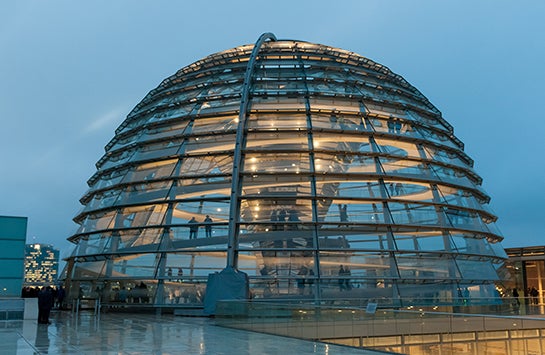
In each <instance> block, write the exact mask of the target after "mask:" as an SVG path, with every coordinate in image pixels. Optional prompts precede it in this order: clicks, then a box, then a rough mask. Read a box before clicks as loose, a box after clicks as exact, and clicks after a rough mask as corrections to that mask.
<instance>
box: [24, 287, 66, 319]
mask: <svg viewBox="0 0 545 355" xmlns="http://www.w3.org/2000/svg"><path fill="white" fill-rule="evenodd" d="M21 297H22V298H38V324H50V322H49V313H50V312H51V309H53V308H57V309H64V307H65V304H64V301H65V298H66V292H65V290H64V287H62V286H57V287H51V286H48V285H47V286H42V287H32V286H25V287H23V289H22V290H21Z"/></svg>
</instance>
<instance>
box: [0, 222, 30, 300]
mask: <svg viewBox="0 0 545 355" xmlns="http://www.w3.org/2000/svg"><path fill="white" fill-rule="evenodd" d="M26 228H27V218H26V217H8V216H0V285H1V287H0V297H18V296H19V295H20V294H21V287H22V285H23V273H24V268H23V260H24V255H25V254H24V250H25V243H26Z"/></svg>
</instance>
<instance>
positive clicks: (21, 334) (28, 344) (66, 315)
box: [0, 311, 384, 355]
mask: <svg viewBox="0 0 545 355" xmlns="http://www.w3.org/2000/svg"><path fill="white" fill-rule="evenodd" d="M50 320H51V324H50V325H42V324H37V322H36V320H22V321H0V354H2V355H3V354H236V355H243V354H324V355H326V354H384V353H381V352H375V351H372V350H362V349H356V348H350V347H344V346H339V345H331V344H324V343H317V342H312V341H306V340H299V339H293V338H285V337H279V336H274V335H267V334H260V333H253V332H246V331H241V330H236V329H227V328H222V327H218V326H216V325H214V320H213V319H209V318H198V317H179V316H173V315H161V316H157V315H152V314H126V313H106V314H101V315H100V318H96V317H95V316H94V315H93V314H92V313H86V312H81V313H79V315H77V316H76V314H75V313H71V312H68V311H63V312H55V313H52V314H51V317H50Z"/></svg>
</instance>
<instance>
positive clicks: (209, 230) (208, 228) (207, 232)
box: [204, 215, 212, 238]
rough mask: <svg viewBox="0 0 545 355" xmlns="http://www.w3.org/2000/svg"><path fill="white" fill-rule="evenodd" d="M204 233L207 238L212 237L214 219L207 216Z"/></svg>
mask: <svg viewBox="0 0 545 355" xmlns="http://www.w3.org/2000/svg"><path fill="white" fill-rule="evenodd" d="M204 232H205V235H206V238H210V237H212V218H210V216H209V215H206V218H205V219H204Z"/></svg>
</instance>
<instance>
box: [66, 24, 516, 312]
mask: <svg viewBox="0 0 545 355" xmlns="http://www.w3.org/2000/svg"><path fill="white" fill-rule="evenodd" d="M463 148H464V146H463V143H462V142H461V141H460V140H459V139H458V138H456V137H455V136H454V133H453V128H452V126H451V125H450V124H449V123H448V122H446V121H445V119H443V117H442V116H441V112H440V111H439V110H438V109H437V108H435V107H434V106H433V105H432V104H431V103H430V102H429V101H428V100H427V99H426V97H424V96H423V95H422V94H421V93H420V92H419V91H418V90H417V89H416V88H414V87H413V86H411V85H410V84H409V83H408V82H407V81H405V80H404V79H403V78H402V77H401V76H399V75H397V74H394V73H393V72H391V71H390V70H389V69H388V68H387V67H385V66H383V65H381V64H378V63H376V62H373V61H372V60H369V59H367V58H365V57H362V56H360V55H358V54H355V53H352V52H349V51H346V50H342V49H338V48H333V47H329V46H325V45H320V44H314V43H308V42H303V41H294V40H277V39H276V38H275V36H274V35H272V34H264V35H262V36H261V37H260V39H259V40H258V41H257V42H256V44H255V45H244V46H240V47H236V48H233V49H229V50H225V51H223V52H219V53H216V54H212V55H210V56H208V57H206V58H204V59H202V60H199V61H197V62H195V63H193V64H190V65H188V66H186V67H184V68H182V69H180V70H179V71H178V72H177V73H175V74H174V75H172V76H170V77H168V78H167V79H165V80H164V81H163V82H162V83H161V84H160V85H159V86H158V87H157V88H155V89H153V90H152V91H150V92H149V93H148V94H147V95H146V97H145V98H144V99H143V100H142V101H141V102H140V103H139V104H138V105H136V107H135V108H134V109H133V110H132V111H131V112H130V113H129V114H128V116H127V118H126V119H125V121H124V122H123V123H122V124H121V126H120V127H119V128H118V129H117V130H116V131H115V136H114V138H113V139H112V140H111V141H110V142H109V143H108V144H107V145H106V147H105V151H106V152H105V154H104V156H103V157H102V158H101V159H100V160H99V161H98V163H97V164H96V166H97V171H96V173H95V174H94V175H93V176H92V177H91V178H90V180H89V181H88V184H89V186H90V187H89V190H88V191H87V192H86V193H85V195H84V196H83V197H82V199H81V203H82V204H83V206H84V207H83V209H82V210H81V212H80V213H79V214H78V215H77V216H76V217H75V219H74V220H75V221H76V223H78V224H79V229H78V230H77V232H76V233H75V234H74V235H73V236H71V237H70V238H69V240H70V241H72V242H73V243H75V244H76V246H75V248H74V252H73V254H72V255H71V257H70V258H69V259H68V268H67V273H66V280H67V283H68V284H69V286H70V290H71V292H72V293H73V292H75V290H78V292H83V293H84V294H88V295H92V294H97V292H98V294H99V295H100V296H101V297H102V299H103V301H107V302H118V301H119V302H132V303H151V304H154V305H164V304H200V303H202V301H203V296H204V295H205V293H206V282H207V279H208V275H209V274H211V273H215V272H219V271H221V270H223V269H224V268H225V267H226V266H230V267H233V268H235V269H238V270H240V271H243V272H245V273H246V274H247V275H248V276H249V282H250V284H249V286H250V290H251V293H252V296H253V297H254V298H263V299H266V298H270V299H288V298H289V299H293V298H319V299H355V300H357V299H369V298H381V299H389V300H392V301H394V302H396V301H399V302H403V300H416V299H418V300H420V301H421V302H423V303H425V302H426V300H432V299H433V300H437V299H442V300H446V301H448V300H456V299H458V297H464V299H465V298H468V297H470V298H475V299H477V298H479V299H482V298H487V297H495V293H494V291H495V289H494V282H496V281H498V280H499V276H498V272H497V270H498V268H499V267H500V266H501V265H502V264H503V261H504V259H505V258H506V254H505V252H504V250H503V248H502V247H501V245H500V243H499V242H500V241H501V240H502V237H501V235H500V233H499V232H498V231H497V229H496V228H495V225H494V222H495V220H496V217H495V216H494V214H493V213H492V212H491V210H490V209H489V207H488V202H489V196H488V195H487V194H486V193H485V192H484V191H483V189H482V188H481V178H480V177H479V175H477V173H476V172H475V171H474V170H473V161H472V160H471V158H469V157H468V156H467V155H466V154H465V153H464V150H463Z"/></svg>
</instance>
